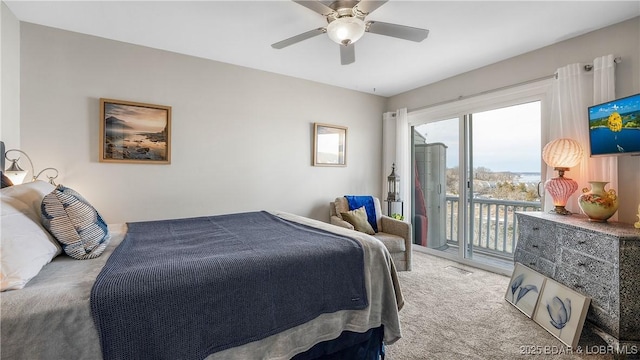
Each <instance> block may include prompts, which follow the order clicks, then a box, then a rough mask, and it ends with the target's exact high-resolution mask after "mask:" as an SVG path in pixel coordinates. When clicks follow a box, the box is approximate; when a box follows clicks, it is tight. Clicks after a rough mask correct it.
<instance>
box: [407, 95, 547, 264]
mask: <svg viewBox="0 0 640 360" xmlns="http://www.w3.org/2000/svg"><path fill="white" fill-rule="evenodd" d="M540 136H541V102H540V101H535V102H528V103H524V104H517V105H513V106H508V107H502V108H498V109H493V110H489V111H483V112H476V113H472V114H465V115H461V116H460V117H456V118H450V119H442V120H440V121H435V122H429V123H427V124H422V125H417V126H414V127H413V144H412V149H413V154H412V159H413V161H414V165H415V166H414V174H413V175H414V176H413V179H412V180H413V190H414V191H413V193H414V203H413V204H414V206H413V207H414V214H413V215H414V216H413V219H414V221H413V224H414V234H415V243H416V244H417V245H421V246H424V247H426V248H429V249H433V250H436V251H442V252H446V253H448V254H450V255H451V256H455V257H460V258H466V259H471V260H473V261H478V262H481V263H486V264H488V265H491V266H498V267H501V268H505V267H510V266H513V252H514V250H515V242H516V236H517V234H516V233H515V222H516V218H515V211H525V210H526V211H532V210H539V209H541V203H540V195H539V193H538V183H539V182H540V181H541V158H540V156H541V155H540V149H541V140H540V139H541V138H540ZM461 155H462V156H461ZM461 164H462V165H461Z"/></svg>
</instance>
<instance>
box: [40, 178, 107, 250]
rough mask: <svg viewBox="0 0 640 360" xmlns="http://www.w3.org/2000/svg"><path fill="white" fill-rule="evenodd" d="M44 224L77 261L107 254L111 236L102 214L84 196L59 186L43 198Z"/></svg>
mask: <svg viewBox="0 0 640 360" xmlns="http://www.w3.org/2000/svg"><path fill="white" fill-rule="evenodd" d="M41 208H42V225H44V227H45V228H46V229H47V230H49V232H51V234H52V235H53V236H54V237H55V238H56V240H58V241H59V242H60V243H61V244H62V250H64V252H65V253H66V254H67V255H69V256H71V257H72V258H74V259H78V260H83V259H93V258H96V257H98V256H100V254H102V252H103V251H104V249H105V248H106V247H107V244H108V243H109V239H110V235H109V229H108V228H107V224H106V223H105V222H104V220H102V217H101V216H100V214H99V213H98V211H97V210H96V209H95V208H94V207H93V206H91V204H89V202H88V201H87V200H85V199H84V198H83V197H82V196H81V195H80V194H78V193H77V192H75V191H74V190H72V189H69V188H67V187H64V186H62V185H58V186H57V187H56V188H55V190H53V191H52V192H51V193H50V194H48V195H46V196H45V197H44V199H42V205H41Z"/></svg>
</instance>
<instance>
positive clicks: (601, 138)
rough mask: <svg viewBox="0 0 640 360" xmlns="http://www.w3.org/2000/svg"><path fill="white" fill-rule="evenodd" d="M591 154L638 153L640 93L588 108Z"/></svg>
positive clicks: (639, 140) (639, 152) (639, 144)
mask: <svg viewBox="0 0 640 360" xmlns="http://www.w3.org/2000/svg"><path fill="white" fill-rule="evenodd" d="M589 150H590V151H591V156H615V155H640V94H636V95H632V96H628V97H625V98H621V99H617V100H612V101H609V102H606V103H602V104H598V105H593V106H590V107H589Z"/></svg>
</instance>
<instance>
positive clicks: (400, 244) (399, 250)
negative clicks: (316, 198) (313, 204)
mask: <svg viewBox="0 0 640 360" xmlns="http://www.w3.org/2000/svg"><path fill="white" fill-rule="evenodd" d="M373 202H374V205H375V209H376V221H377V225H378V232H377V233H375V234H374V235H371V236H373V237H375V238H376V239H378V240H380V241H382V243H383V244H384V246H385V247H386V248H387V250H389V253H390V254H391V258H392V259H393V263H394V264H395V266H396V269H397V270H399V271H401V270H402V271H410V270H411V241H412V239H411V224H409V223H406V222H404V221H401V220H396V219H393V218H391V217H389V216H386V215H382V208H381V207H380V200H379V199H378V198H376V197H374V198H373ZM347 211H349V203H348V201H347V198H345V197H338V198H336V199H335V201H333V202H330V203H329V212H330V216H331V223H332V224H333V225H337V226H341V227H344V228H347V229H351V230H353V225H351V224H350V223H348V222H346V221H345V220H343V219H342V216H341V215H340V213H341V212H347Z"/></svg>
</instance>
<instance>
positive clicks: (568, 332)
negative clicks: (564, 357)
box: [533, 279, 591, 349]
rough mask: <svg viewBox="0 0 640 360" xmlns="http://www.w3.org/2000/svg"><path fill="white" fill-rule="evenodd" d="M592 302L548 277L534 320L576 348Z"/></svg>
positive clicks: (566, 343)
mask: <svg viewBox="0 0 640 360" xmlns="http://www.w3.org/2000/svg"><path fill="white" fill-rule="evenodd" d="M590 302H591V298H588V297H586V296H584V295H582V294H580V293H578V292H576V291H573V290H571V289H569V288H568V287H566V286H564V285H562V284H560V283H558V282H556V281H554V280H551V279H547V281H546V282H545V285H544V289H542V293H541V294H540V300H539V301H538V305H537V306H536V311H535V314H534V316H533V320H534V321H535V322H537V323H538V324H539V325H540V326H542V327H543V328H545V330H547V331H548V332H549V333H551V335H553V336H555V337H557V338H558V340H560V341H562V342H563V343H564V344H565V345H567V346H571V347H572V348H573V349H575V348H576V346H577V345H578V340H580V334H581V333H582V326H583V325H584V320H585V318H586V317H587V311H588V310H589V303H590Z"/></svg>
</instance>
